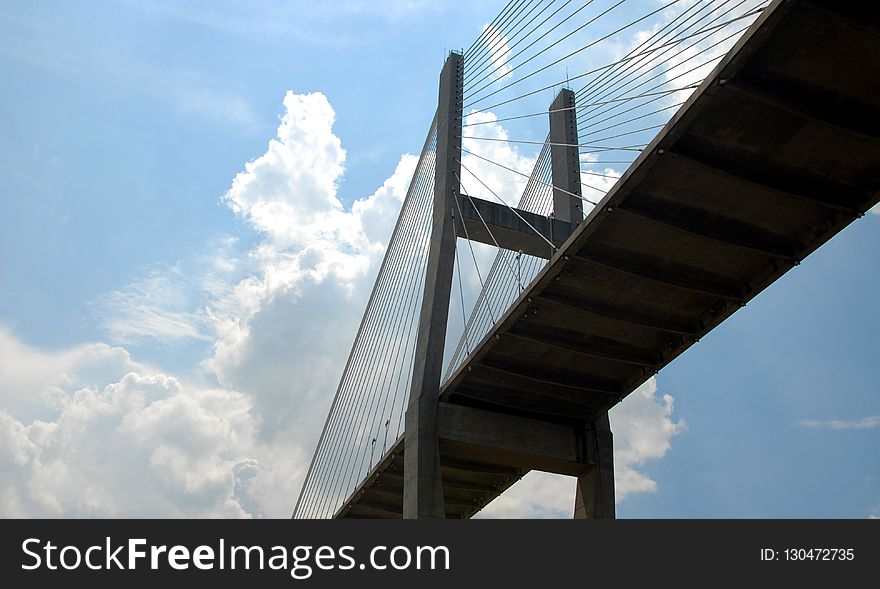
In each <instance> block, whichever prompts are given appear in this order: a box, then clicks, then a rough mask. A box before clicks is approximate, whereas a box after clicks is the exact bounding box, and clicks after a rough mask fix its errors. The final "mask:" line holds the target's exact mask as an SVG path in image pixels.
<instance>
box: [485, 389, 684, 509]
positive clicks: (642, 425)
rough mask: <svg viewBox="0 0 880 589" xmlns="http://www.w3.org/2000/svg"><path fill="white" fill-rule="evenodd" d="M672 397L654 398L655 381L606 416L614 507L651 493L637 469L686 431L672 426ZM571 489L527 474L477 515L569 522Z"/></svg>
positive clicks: (557, 478)
mask: <svg viewBox="0 0 880 589" xmlns="http://www.w3.org/2000/svg"><path fill="white" fill-rule="evenodd" d="M673 409H674V402H673V398H672V396H670V395H668V394H664V395H661V396H659V398H658V395H657V381H656V379H654V378H651V379H650V380H648V381H647V382H646V383H645V384H643V385H642V386H640V387H639V388H638V389H636V390H635V391H634V392H633V393H631V394H630V395H629V396H628V397H627V398H626V399H624V400H623V402H622V403H620V405H618V406H617V407H615V408H614V409H612V410H611V412H610V413H609V417H610V419H611V430H612V432H613V433H614V491H615V495H616V497H617V501H622V500H624V499H626V498H627V497H628V496H630V495H632V494H635V493H653V492H656V491H657V489H658V486H657V482H656V481H654V480H653V479H651V478H650V477H649V476H648V475H646V474H645V473H644V472H642V471H640V470H639V468H640V467H642V466H644V464H645V463H646V462H648V461H649V460H658V459H660V458H663V457H664V456H665V455H666V453H667V452H669V449H670V448H671V447H672V438H673V437H674V436H676V435H678V434H679V433H681V432H682V431H684V429H685V422H684V420H683V419H679V420H673V415H672V414H673ZM574 495H575V483H574V480H573V479H572V478H571V477H567V476H561V475H555V474H549V473H543V472H531V473H529V474H528V475H526V476H525V477H523V479H522V480H521V481H519V482H518V483H516V484H515V485H513V486H512V487H511V488H510V489H508V490H507V491H506V492H505V493H504V494H503V495H501V496H500V497H499V498H498V499H496V500H495V501H493V502H492V503H491V504H489V506H488V507H487V508H486V509H484V510H483V511H482V512H481V517H499V518H512V517H517V518H571V517H572V515H573V513H574Z"/></svg>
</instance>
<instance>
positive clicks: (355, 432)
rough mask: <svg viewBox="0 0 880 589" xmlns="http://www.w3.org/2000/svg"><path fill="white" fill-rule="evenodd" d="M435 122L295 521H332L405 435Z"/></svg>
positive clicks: (431, 187)
mask: <svg viewBox="0 0 880 589" xmlns="http://www.w3.org/2000/svg"><path fill="white" fill-rule="evenodd" d="M436 142H437V122H436V118H435V120H434V122H433V123H432V125H431V129H430V131H429V133H428V137H427V139H426V141H425V145H424V147H423V149H422V153H421V155H420V157H419V161H418V164H417V165H416V169H415V172H414V174H413V177H412V181H411V182H410V186H409V189H408V191H407V195H406V198H405V199H404V201H403V205H402V206H401V210H400V214H399V216H398V219H397V224H396V226H395V228H394V231H393V233H392V235H391V238H390V240H389V243H388V249H387V250H386V253H385V258H384V260H383V261H382V265H381V267H380V269H379V273H378V275H377V277H376V282H375V285H374V286H373V291H372V293H371V295H370V299H369V302H368V303H367V308H366V310H365V311H364V316H363V319H362V320H361V324H360V327H359V329H358V332H357V336H356V337H355V341H354V345H353V346H352V349H351V353H350V355H349V359H348V362H347V364H346V366H345V369H344V371H343V374H342V378H341V379H340V381H339V386H338V387H337V390H336V395H335V397H334V399H333V403H332V405H331V408H330V412H329V414H328V416H327V421H326V422H325V424H324V428H323V431H322V432H321V436H320V439H319V441H318V447H317V449H316V450H315V454H314V457H313V458H312V462H311V465H310V466H309V470H308V473H307V474H306V478H305V481H304V483H303V487H302V490H301V491H300V496H299V499H298V501H297V504H296V508H295V509H294V513H293V516H294V517H296V518H327V517H332V516H333V515H334V513H335V512H336V511H337V510H338V509H339V507H340V506H341V505H342V503H343V502H344V501H345V499H346V498H347V497H348V496H349V495H350V494H351V492H352V490H353V489H354V487H355V486H356V485H357V484H359V483H360V481H361V480H362V479H363V477H364V476H365V475H366V474H367V472H369V470H370V469H371V468H372V467H373V466H375V464H376V463H377V462H378V460H379V459H380V458H381V457H382V455H384V454H385V452H386V451H387V450H388V449H389V448H391V447H393V446H394V444H395V443H396V441H397V439H398V437H399V436H400V435H401V433H402V431H403V429H402V428H403V413H404V411H405V410H406V401H407V399H408V396H409V387H410V384H411V378H412V365H413V358H414V354H415V341H416V337H415V336H416V331H417V329H418V316H419V311H420V308H421V299H422V290H423V288H424V281H425V271H426V265H427V249H428V248H427V244H428V241H429V240H430V237H431V211H432V208H433V197H434V171H435V165H436V163H435V152H436Z"/></svg>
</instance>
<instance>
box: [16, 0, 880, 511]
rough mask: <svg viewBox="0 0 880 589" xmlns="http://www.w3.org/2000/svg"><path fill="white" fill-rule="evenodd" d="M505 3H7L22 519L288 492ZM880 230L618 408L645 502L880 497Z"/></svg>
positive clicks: (766, 299)
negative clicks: (397, 229) (465, 62)
mask: <svg viewBox="0 0 880 589" xmlns="http://www.w3.org/2000/svg"><path fill="white" fill-rule="evenodd" d="M646 1H647V0H646ZM649 3H650V2H649ZM503 4H504V3H503V2H499V1H485V2H482V1H478V2H458V1H454V2H443V3H437V2H427V1H421V0H412V1H404V0H388V1H376V2H360V1H354V0H353V1H345V2H299V1H293V2H280V1H279V2H262V3H259V4H257V5H252V3H238V2H171V1H167V2H161V1H159V2H141V1H140V0H119V1H105V2H90V3H69V2H46V3H32V2H16V1H6V2H4V3H3V4H2V7H0V72H2V78H0V79H2V80H3V90H4V91H3V92H2V93H0V124H2V129H3V133H2V134H0V171H2V175H3V178H4V180H5V181H4V183H3V188H2V193H0V202H2V205H3V209H4V214H3V215H2V216H0V353H2V356H3V357H0V475H2V476H0V480H2V482H0V514H3V515H34V516H42V515H58V516H68V515H157V514H158V515H220V516H285V515H287V514H288V513H289V511H290V509H291V508H292V507H293V503H294V501H295V494H296V491H297V490H298V488H299V481H301V478H302V475H303V468H304V465H306V464H307V460H308V458H309V457H310V454H311V451H312V449H313V447H314V444H315V441H316V435H317V431H318V426H319V424H320V422H321V420H322V419H323V415H324V414H325V412H326V410H327V407H328V404H329V399H330V396H331V395H332V393H333V389H334V387H335V384H336V380H337V379H338V376H339V373H340V371H341V370H342V363H343V362H344V359H345V355H346V353H347V350H348V346H349V345H350V343H351V340H352V337H353V335H354V330H355V329H356V325H357V320H358V319H359V317H360V313H361V312H362V310H363V306H364V305H365V303H366V296H367V295H368V292H369V286H370V284H371V282H372V277H373V276H374V274H375V269H376V265H377V262H378V260H379V259H380V256H381V251H382V246H383V242H384V240H385V239H387V235H388V232H389V230H390V227H391V226H392V225H393V222H394V220H395V218H396V207H399V204H400V199H401V198H402V195H403V194H404V193H405V189H406V182H407V181H408V177H409V176H408V174H409V173H411V170H412V166H413V165H414V161H413V158H412V157H411V156H405V154H413V153H418V151H419V150H420V148H421V145H422V142H423V141H424V136H425V132H426V131H427V128H428V126H429V124H430V121H431V116H432V114H433V109H434V108H435V104H436V94H437V88H436V84H437V76H438V73H439V70H440V68H441V66H442V63H443V59H444V56H445V54H446V51H447V50H449V49H454V48H463V47H466V46H468V45H469V44H470V42H471V41H472V40H473V39H474V38H476V36H477V35H478V34H479V33H480V30H481V27H482V26H483V24H484V23H487V22H489V21H490V20H491V19H492V18H493V17H494V15H495V14H496V13H497V12H498V11H499V10H500V9H501V8H502V6H503ZM643 4H644V2H643ZM622 18H623V17H621V19H622ZM615 22H616V21H615ZM621 22H622V20H621ZM621 42H622V43H623V42H625V39H623V40H621ZM541 100H543V101H544V102H549V100H544V99H543V98H542V99H541ZM273 138H275V144H274V145H275V147H274V148H273V147H272V146H270V145H269V142H270V140H273ZM267 146H268V147H267ZM273 149H274V151H273ZM508 155H509V156H510V157H511V158H514V160H513V161H516V160H515V158H517V157H522V158H527V157H530V156H531V152H530V151H528V150H527V149H523V150H521V151H520V152H514V153H510V154H508ZM248 162H251V164H249V165H247V164H248ZM297 190H301V191H303V192H302V194H300V193H298V192H297ZM291 194H292V195H293V196H291ZM328 203H329V204H328ZM353 203H360V204H358V205H357V206H355V207H354V209H352V205H353ZM267 211H268V212H267ZM878 252H880V215H877V214H868V215H866V217H865V218H863V219H861V220H859V221H857V222H856V223H854V224H853V225H852V226H850V227H849V228H848V229H847V230H846V231H844V232H843V233H842V234H841V235H839V236H837V237H836V238H834V239H833V240H832V241H831V242H830V243H828V244H827V245H825V246H824V247H823V248H821V249H820V250H819V251H818V252H817V253H816V254H814V255H813V256H811V257H810V258H809V259H807V260H806V261H805V262H804V263H803V264H802V265H801V266H800V267H798V268H797V269H795V270H794V271H792V272H791V273H790V274H789V275H787V276H785V277H784V278H783V279H782V280H780V281H779V282H778V283H777V284H775V285H773V286H772V287H771V288H770V289H768V290H767V291H766V292H764V293H763V294H762V295H760V296H759V297H758V298H757V299H756V300H755V301H753V302H752V303H750V304H749V305H748V306H747V307H746V308H744V309H742V310H740V311H739V312H737V313H736V315H734V317H733V318H732V319H731V320H729V321H727V322H726V323H725V324H724V325H722V326H721V327H720V328H718V329H717V330H715V332H713V333H712V334H711V335H710V336H708V337H706V338H705V339H703V341H702V342H700V343H699V344H698V345H697V346H695V347H694V348H692V349H691V350H689V351H688V352H687V353H686V354H685V355H684V356H682V357H681V358H679V359H678V360H677V361H676V362H674V363H673V364H672V365H671V366H669V367H668V368H667V369H665V370H664V371H663V372H661V373H660V375H659V376H658V377H657V380H656V383H654V382H651V383H649V387H648V389H647V390H645V391H644V394H643V395H641V396H640V399H634V400H633V401H632V403H631V406H632V408H631V409H624V410H622V413H621V417H620V418H619V419H620V423H621V426H620V427H621V433H620V434H619V436H618V437H619V440H620V443H621V446H622V448H623V449H624V450H625V455H623V456H622V457H621V458H620V459H619V460H621V461H622V464H623V468H622V472H623V471H625V472H626V473H628V476H629V475H631V476H632V480H634V481H635V483H633V484H632V486H631V487H627V485H628V484H629V483H627V482H626V481H624V482H623V487H624V488H627V489H630V491H629V492H627V493H626V495H625V496H624V497H622V498H621V501H620V502H619V508H618V510H619V514H620V516H622V517H649V518H654V517H855V518H862V517H868V516H870V515H872V514H873V515H877V516H880V458H878V454H877V451H876V448H878V447H880V386H878V384H877V381H876V378H875V377H874V373H873V370H872V369H873V367H874V361H875V359H874V356H875V355H876V354H875V351H876V349H877V347H876V341H877V333H878V328H880V311H878V309H877V305H876V301H877V300H878V295H880V272H878V269H880V266H878V264H880V259H878ZM4 373H5V374H4ZM667 396H668V397H667ZM673 399H674V400H673ZM624 419H628V420H630V421H628V422H627V423H628V424H629V425H626V424H624V423H623V421H624ZM316 424H318V425H316ZM646 448H647V449H646ZM619 486H620V485H619ZM572 489H573V487H571V484H570V482H569V481H559V480H558V479H556V478H553V477H544V478H540V477H533V479H530V480H527V481H524V483H521V484H520V485H518V486H517V487H514V489H513V490H512V491H511V497H510V498H506V499H505V501H501V502H499V507H497V508H496V512H495V513H496V515H518V516H560V515H565V510H566V509H567V506H568V505H569V504H570V492H571V491H572Z"/></svg>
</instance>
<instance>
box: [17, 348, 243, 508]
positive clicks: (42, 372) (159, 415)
mask: <svg viewBox="0 0 880 589" xmlns="http://www.w3.org/2000/svg"><path fill="white" fill-rule="evenodd" d="M2 340H3V346H4V354H3V358H4V359H5V361H7V362H9V363H10V365H15V366H16V367H17V375H16V378H17V383H13V385H15V384H17V385H18V386H21V385H22V383H29V384H30V387H31V389H32V390H39V387H40V386H42V385H44V383H46V382H49V383H54V384H51V385H49V386H50V388H49V389H48V390H50V392H51V394H50V395H43V396H41V398H40V399H39V400H37V399H34V400H33V402H34V403H35V404H40V405H42V412H41V413H42V417H41V418H32V417H31V415H29V413H30V412H29V411H27V410H24V411H23V410H22V408H21V407H16V406H15V405H14V404H10V403H9V402H8V400H9V395H8V393H9V392H10V390H9V389H7V385H8V381H4V386H3V391H4V396H3V399H4V405H5V407H4V408H2V409H0V481H2V482H0V514H2V515H3V516H6V517H8V516H61V517H64V516H121V515H128V516H154V517H155V516H183V515H186V516H224V517H242V516H247V515H249V513H248V511H247V510H246V509H244V508H243V507H242V504H241V503H240V501H244V500H245V499H246V497H243V496H241V493H242V492H243V490H242V489H237V488H236V486H235V473H236V468H239V469H240V467H238V466H237V465H238V464H239V463H240V462H241V461H242V460H246V459H248V458H251V457H252V456H255V454H254V453H255V452H256V453H257V454H259V452H257V451H256V450H255V449H254V445H253V438H254V436H253V432H254V430H255V422H254V419H253V417H252V416H251V415H250V413H249V401H248V399H247V398H246V397H245V396H244V395H242V394H240V393H237V392H234V391H228V390H219V389H212V388H206V387H203V386H199V385H196V384H190V383H183V382H182V381H180V380H178V379H177V378H174V377H171V376H168V375H165V374H162V373H160V372H156V371H154V370H152V369H150V368H147V367H144V366H142V365H138V364H135V363H133V362H132V361H131V360H130V358H129V357H128V354H127V353H125V352H124V350H121V349H119V348H109V347H107V346H104V345H101V344H94V345H88V346H80V347H78V348H74V349H72V350H67V351H63V352H57V353H41V352H36V351H34V350H33V349H31V348H29V347H28V346H26V345H24V344H23V343H21V342H19V341H17V340H16V339H15V338H14V337H13V336H11V335H10V334H8V333H6V332H2ZM96 367H97V368H98V369H97V370H96ZM3 372H4V374H5V370H4V371H3ZM120 374H121V376H113V375H120ZM41 379H42V382H40V381H41ZM84 381H90V382H91V383H100V382H104V383H106V384H104V385H103V386H96V385H95V384H81V383H82V382H84ZM34 387H36V389H34ZM19 390H27V387H24V388H23V389H19ZM245 490H246V489H245Z"/></svg>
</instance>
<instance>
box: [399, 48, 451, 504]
mask: <svg viewBox="0 0 880 589" xmlns="http://www.w3.org/2000/svg"><path fill="white" fill-rule="evenodd" d="M463 69H464V63H463V57H462V55H460V54H458V53H451V54H450V55H449V58H448V59H447V60H446V64H445V65H444V66H443V71H442V73H441V74H440V100H439V104H438V108H437V151H436V171H435V177H434V211H433V224H432V229H431V242H430V245H429V250H428V267H427V272H426V276H425V292H424V296H423V297H422V310H421V314H420V316H419V332H418V339H417V341H416V349H415V365H414V367H413V379H412V388H411V390H410V398H409V405H408V406H407V410H406V430H405V432H404V436H405V444H406V446H405V447H406V450H405V453H404V463H403V464H404V466H403V477H404V484H403V517H404V518H405V519H416V518H444V517H446V504H445V501H444V498H443V481H442V479H441V476H440V450H439V443H438V437H437V432H438V419H439V417H438V411H439V404H440V377H441V375H442V374H441V372H442V369H443V349H444V346H445V343H446V322H447V319H448V317H449V297H450V294H451V291H452V271H453V267H454V263H455V239H456V237H455V236H456V231H455V225H454V219H453V211H454V210H455V200H454V199H456V198H458V193H459V181H458V178H457V177H460V176H461V164H460V163H459V161H460V160H461V123H462V121H461V114H462V92H463V80H462V78H463Z"/></svg>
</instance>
